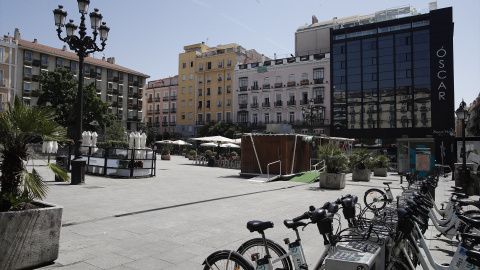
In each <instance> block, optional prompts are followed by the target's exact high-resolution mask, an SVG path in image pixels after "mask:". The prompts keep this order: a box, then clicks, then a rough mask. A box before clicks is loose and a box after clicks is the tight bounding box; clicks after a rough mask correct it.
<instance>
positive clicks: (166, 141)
mask: <svg viewBox="0 0 480 270" xmlns="http://www.w3.org/2000/svg"><path fill="white" fill-rule="evenodd" d="M155 143H160V144H167V143H172V141H170V140H163V141H155Z"/></svg>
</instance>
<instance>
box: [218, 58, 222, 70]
mask: <svg viewBox="0 0 480 270" xmlns="http://www.w3.org/2000/svg"><path fill="white" fill-rule="evenodd" d="M218 67H219V68H221V67H223V60H218Z"/></svg>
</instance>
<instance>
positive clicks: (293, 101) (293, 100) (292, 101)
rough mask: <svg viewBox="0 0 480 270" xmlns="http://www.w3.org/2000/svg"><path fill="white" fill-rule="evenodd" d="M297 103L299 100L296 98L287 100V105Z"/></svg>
mask: <svg viewBox="0 0 480 270" xmlns="http://www.w3.org/2000/svg"><path fill="white" fill-rule="evenodd" d="M296 105H297V101H296V100H295V99H291V100H289V101H287V106H296Z"/></svg>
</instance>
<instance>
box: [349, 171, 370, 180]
mask: <svg viewBox="0 0 480 270" xmlns="http://www.w3.org/2000/svg"><path fill="white" fill-rule="evenodd" d="M371 174H372V172H371V171H370V170H357V169H353V170H352V180H354V181H370V175H371Z"/></svg>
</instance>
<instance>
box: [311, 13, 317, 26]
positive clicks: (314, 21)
mask: <svg viewBox="0 0 480 270" xmlns="http://www.w3.org/2000/svg"><path fill="white" fill-rule="evenodd" d="M314 23H318V19H317V16H315V15H312V24H314Z"/></svg>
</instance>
